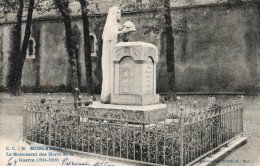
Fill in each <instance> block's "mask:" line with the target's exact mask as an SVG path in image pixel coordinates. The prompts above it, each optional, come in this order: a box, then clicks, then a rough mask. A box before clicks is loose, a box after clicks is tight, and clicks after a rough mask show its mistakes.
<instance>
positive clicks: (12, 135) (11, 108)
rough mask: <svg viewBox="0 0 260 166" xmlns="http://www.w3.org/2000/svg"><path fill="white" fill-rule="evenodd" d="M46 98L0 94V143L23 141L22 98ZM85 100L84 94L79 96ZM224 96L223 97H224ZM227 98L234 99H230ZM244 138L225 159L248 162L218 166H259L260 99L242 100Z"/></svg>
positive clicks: (59, 94)
mask: <svg viewBox="0 0 260 166" xmlns="http://www.w3.org/2000/svg"><path fill="white" fill-rule="evenodd" d="M35 96H37V97H47V95H46V94H24V95H23V96H19V97H14V96H10V95H9V94H6V93H1V94H0V117H1V118H0V142H1V141H3V140H9V141H14V142H17V141H19V140H20V139H21V138H22V132H23V126H22V124H23V123H22V120H23V119H22V110H23V100H24V98H31V97H35ZM49 96H51V97H54V96H55V97H66V98H67V97H71V94H68V93H55V94H50V95H49ZM82 96H83V98H84V94H82ZM226 97H227V96H224V98H226ZM184 98H185V99H187V100H201V99H207V96H185V97H184ZM228 98H235V97H232V96H231V97H230V96H228ZM244 105H245V111H244V135H245V136H246V137H247V138H248V143H247V144H245V145H244V146H242V147H240V148H239V149H236V150H235V151H234V152H232V153H231V154H230V155H228V156H227V157H226V158H225V160H247V161H248V163H243V162H240V163H238V164H237V163H235V164H231V163H219V164H218V165H221V166H222V165H256V166H257V165H260V132H259V131H260V121H259V120H260V113H259V111H260V96H257V97H256V96H255V97H252V96H245V98H244Z"/></svg>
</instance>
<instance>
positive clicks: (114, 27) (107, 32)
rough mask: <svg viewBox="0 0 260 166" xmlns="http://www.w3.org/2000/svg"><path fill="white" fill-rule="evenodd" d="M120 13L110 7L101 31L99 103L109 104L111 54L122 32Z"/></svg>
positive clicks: (111, 77) (111, 81) (111, 80)
mask: <svg viewBox="0 0 260 166" xmlns="http://www.w3.org/2000/svg"><path fill="white" fill-rule="evenodd" d="M120 20H121V11H120V9H119V8H118V7H111V8H110V9H109V10H108V15H107V19H106V23H105V27H104V30H103V36H102V39H103V48H102V62H101V64H102V79H103V80H102V90H101V102H102V103H110V97H111V96H110V95H111V93H112V92H111V91H112V89H113V87H112V86H113V62H112V53H113V48H114V45H115V44H116V43H117V42H118V34H119V33H120V31H121V30H122V27H121V25H120V23H119V22H120Z"/></svg>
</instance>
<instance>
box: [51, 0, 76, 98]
mask: <svg viewBox="0 0 260 166" xmlns="http://www.w3.org/2000/svg"><path fill="white" fill-rule="evenodd" d="M55 3H56V5H57V7H58V8H59V11H60V13H61V16H62V18H63V23H64V26H65V31H66V43H67V50H68V53H69V63H70V70H71V74H72V91H73V95H74V101H75V100H78V97H79V83H78V76H77V60H76V55H75V45H74V43H73V31H72V27H71V21H70V14H69V2H62V1H61V0H55Z"/></svg>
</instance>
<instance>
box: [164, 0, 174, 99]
mask: <svg viewBox="0 0 260 166" xmlns="http://www.w3.org/2000/svg"><path fill="white" fill-rule="evenodd" d="M164 8H165V13H164V18H165V33H166V65H167V76H168V93H169V95H170V97H171V98H172V97H173V98H175V97H176V88H175V62H174V39H173V34H172V32H173V28H172V18H171V10H170V0H164Z"/></svg>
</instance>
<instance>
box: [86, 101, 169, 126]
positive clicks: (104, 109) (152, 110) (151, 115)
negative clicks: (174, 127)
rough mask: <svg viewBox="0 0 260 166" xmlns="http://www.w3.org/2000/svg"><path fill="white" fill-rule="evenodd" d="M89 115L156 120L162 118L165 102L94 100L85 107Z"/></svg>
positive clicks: (130, 119)
mask: <svg viewBox="0 0 260 166" xmlns="http://www.w3.org/2000/svg"><path fill="white" fill-rule="evenodd" d="M86 108H87V111H88V116H89V117H97V118H109V119H110V118H111V119H121V120H122V119H127V121H128V122H137V123H138V122H140V123H142V122H158V121H161V120H164V118H165V113H166V105H165V104H154V105H146V106H132V105H131V106H130V105H113V104H102V103H100V102H94V103H93V104H92V105H90V106H88V107H86Z"/></svg>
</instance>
